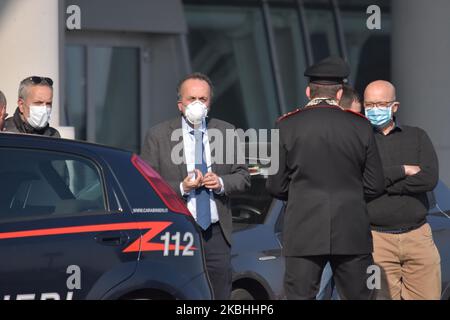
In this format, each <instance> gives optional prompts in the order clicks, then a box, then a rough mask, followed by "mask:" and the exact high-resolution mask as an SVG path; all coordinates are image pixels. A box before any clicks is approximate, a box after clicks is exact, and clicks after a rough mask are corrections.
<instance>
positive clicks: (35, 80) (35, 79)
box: [22, 76, 53, 87]
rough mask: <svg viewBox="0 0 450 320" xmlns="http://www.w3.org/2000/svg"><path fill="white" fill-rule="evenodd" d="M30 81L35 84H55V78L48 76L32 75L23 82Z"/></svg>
mask: <svg viewBox="0 0 450 320" xmlns="http://www.w3.org/2000/svg"><path fill="white" fill-rule="evenodd" d="M26 81H30V82H31V83H33V84H41V83H43V84H48V85H49V86H50V87H51V86H53V80H52V79H50V78H47V77H38V76H32V77H28V78H26V79H24V80H23V81H22V82H26Z"/></svg>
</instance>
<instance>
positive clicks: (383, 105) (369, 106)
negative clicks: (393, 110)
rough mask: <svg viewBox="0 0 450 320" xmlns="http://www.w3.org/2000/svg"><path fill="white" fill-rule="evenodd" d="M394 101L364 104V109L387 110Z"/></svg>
mask: <svg viewBox="0 0 450 320" xmlns="http://www.w3.org/2000/svg"><path fill="white" fill-rule="evenodd" d="M394 102H395V101H381V102H364V108H366V109H372V108H388V107H389V106H390V105H391V104H393V103H394Z"/></svg>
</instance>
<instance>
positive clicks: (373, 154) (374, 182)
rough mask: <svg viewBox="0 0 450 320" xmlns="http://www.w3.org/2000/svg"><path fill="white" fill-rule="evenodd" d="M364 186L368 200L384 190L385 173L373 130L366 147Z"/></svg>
mask: <svg viewBox="0 0 450 320" xmlns="http://www.w3.org/2000/svg"><path fill="white" fill-rule="evenodd" d="M363 186H364V195H365V199H366V201H370V200H373V199H375V198H377V197H378V196H380V195H381V194H382V193H383V192H384V175H383V167H382V165H381V158H380V154H379V153H378V147H377V144H376V142H375V136H374V135H373V132H372V130H371V131H370V133H369V140H368V144H367V149H366V162H365V167H364V171H363Z"/></svg>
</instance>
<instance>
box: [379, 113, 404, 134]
mask: <svg viewBox="0 0 450 320" xmlns="http://www.w3.org/2000/svg"><path fill="white" fill-rule="evenodd" d="M373 130H374V131H375V132H376V133H380V134H381V135H383V133H382V132H381V131H380V130H377V129H376V128H375V127H374V128H373ZM402 130H403V128H402V126H401V124H400V123H399V121H398V120H397V118H396V117H395V116H394V127H393V128H392V130H391V131H390V132H389V133H388V134H387V136H388V135H390V134H392V133H395V132H396V131H400V132H401V131H402Z"/></svg>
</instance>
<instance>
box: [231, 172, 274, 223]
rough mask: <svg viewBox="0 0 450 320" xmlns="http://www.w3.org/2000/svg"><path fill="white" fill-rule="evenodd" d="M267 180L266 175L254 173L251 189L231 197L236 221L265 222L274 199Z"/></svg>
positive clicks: (234, 220)
mask: <svg viewBox="0 0 450 320" xmlns="http://www.w3.org/2000/svg"><path fill="white" fill-rule="evenodd" d="M266 180H267V176H265V175H262V174H260V173H256V174H252V176H251V187H250V190H248V191H247V192H244V193H239V194H235V195H232V196H231V197H230V201H231V211H232V214H233V222H234V223H245V224H262V223H264V220H265V218H266V216H267V213H268V211H269V208H270V205H271V204H272V200H273V198H272V196H270V194H269V193H268V192H267V190H266Z"/></svg>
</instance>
